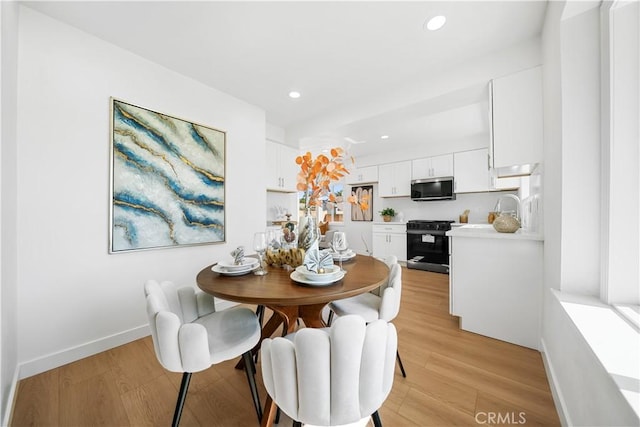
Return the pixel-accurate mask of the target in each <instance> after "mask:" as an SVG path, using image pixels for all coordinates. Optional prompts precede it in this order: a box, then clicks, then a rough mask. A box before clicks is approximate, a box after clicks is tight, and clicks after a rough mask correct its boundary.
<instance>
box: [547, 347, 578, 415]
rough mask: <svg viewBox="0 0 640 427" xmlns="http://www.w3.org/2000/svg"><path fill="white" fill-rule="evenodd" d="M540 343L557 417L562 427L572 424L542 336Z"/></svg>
mask: <svg viewBox="0 0 640 427" xmlns="http://www.w3.org/2000/svg"><path fill="white" fill-rule="evenodd" d="M540 345H541V346H542V349H541V350H542V362H543V364H544V370H545V371H546V372H547V378H549V386H550V387H551V395H552V396H553V403H554V404H555V405H556V411H557V412H558V417H559V418H560V424H562V426H563V427H567V426H571V425H573V424H571V421H570V420H569V412H568V411H567V406H566V404H565V401H564V398H563V397H562V391H561V390H560V388H559V387H558V381H557V377H556V374H555V370H554V368H553V364H552V363H551V360H550V359H549V353H548V352H547V346H546V345H545V343H544V338H542V339H540Z"/></svg>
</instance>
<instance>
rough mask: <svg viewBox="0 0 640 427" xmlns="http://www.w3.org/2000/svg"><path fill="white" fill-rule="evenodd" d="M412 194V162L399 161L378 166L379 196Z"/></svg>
mask: <svg viewBox="0 0 640 427" xmlns="http://www.w3.org/2000/svg"><path fill="white" fill-rule="evenodd" d="M410 195H411V162H398V163H388V164H385V165H380V166H379V167H378V196H379V197H402V196H407V197H408V196H410Z"/></svg>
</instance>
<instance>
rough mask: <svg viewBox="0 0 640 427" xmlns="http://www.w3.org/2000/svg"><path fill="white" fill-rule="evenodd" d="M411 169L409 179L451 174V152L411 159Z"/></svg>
mask: <svg viewBox="0 0 640 427" xmlns="http://www.w3.org/2000/svg"><path fill="white" fill-rule="evenodd" d="M411 171H412V172H411V179H424V178H437V177H440V176H453V154H444V155H442V156H435V157H427V158H424V159H416V160H413V161H412V162H411Z"/></svg>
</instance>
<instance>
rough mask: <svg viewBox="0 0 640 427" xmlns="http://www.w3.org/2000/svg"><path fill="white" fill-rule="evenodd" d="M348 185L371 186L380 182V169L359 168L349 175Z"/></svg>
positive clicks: (374, 167)
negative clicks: (370, 184)
mask: <svg viewBox="0 0 640 427" xmlns="http://www.w3.org/2000/svg"><path fill="white" fill-rule="evenodd" d="M346 178H347V184H349V185H355V184H369V183H372V182H378V167H377V166H367V167H363V168H357V169H354V170H352V171H351V173H349V175H347V177H346Z"/></svg>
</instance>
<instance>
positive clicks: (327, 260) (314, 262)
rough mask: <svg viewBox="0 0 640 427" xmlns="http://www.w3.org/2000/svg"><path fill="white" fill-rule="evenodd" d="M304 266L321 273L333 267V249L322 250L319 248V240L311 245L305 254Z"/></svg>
mask: <svg viewBox="0 0 640 427" xmlns="http://www.w3.org/2000/svg"><path fill="white" fill-rule="evenodd" d="M303 264H304V266H305V267H306V268H307V270H309V271H314V272H316V273H321V272H323V271H324V270H325V269H328V268H331V267H333V255H331V250H322V251H321V250H320V249H319V248H318V240H317V239H316V241H315V242H313V244H312V245H311V247H310V248H309V250H308V251H307V252H306V253H305V255H304V263H303Z"/></svg>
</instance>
